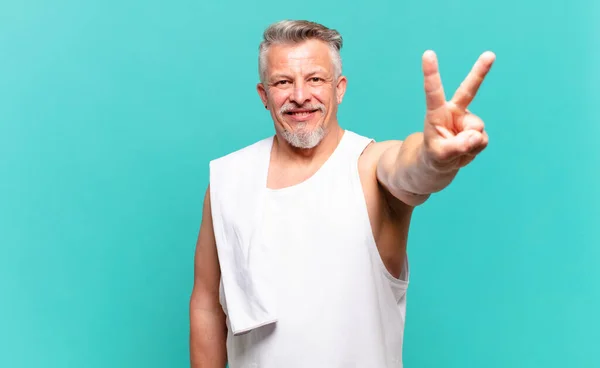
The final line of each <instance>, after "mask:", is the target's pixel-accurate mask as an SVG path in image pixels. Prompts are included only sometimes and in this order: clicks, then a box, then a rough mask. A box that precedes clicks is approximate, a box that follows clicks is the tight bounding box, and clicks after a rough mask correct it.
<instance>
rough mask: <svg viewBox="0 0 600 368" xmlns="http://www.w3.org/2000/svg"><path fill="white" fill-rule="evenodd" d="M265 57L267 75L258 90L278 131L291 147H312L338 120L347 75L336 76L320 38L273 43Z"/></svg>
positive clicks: (326, 47) (329, 52)
mask: <svg viewBox="0 0 600 368" xmlns="http://www.w3.org/2000/svg"><path fill="white" fill-rule="evenodd" d="M266 61H267V62H266V78H265V81H264V83H259V84H258V86H257V90H258V93H259V95H260V98H261V100H262V102H263V104H264V105H266V106H267V108H268V109H269V110H270V112H271V116H272V118H273V121H274V122H275V129H276V131H277V133H278V134H279V135H280V136H281V137H283V138H284V139H285V140H286V141H287V142H288V143H289V144H291V145H292V146H294V147H298V148H313V147H315V146H316V145H317V144H319V143H320V142H321V140H322V139H323V137H324V136H325V134H326V133H327V129H328V127H330V126H331V125H332V124H337V107H338V105H339V104H340V103H341V102H342V98H343V96H344V93H345V91H346V78H345V77H343V76H342V77H338V78H337V79H335V69H334V65H333V62H332V58H331V51H330V49H329V47H328V46H327V44H326V43H324V42H322V41H319V40H309V41H305V42H303V43H301V44H296V45H274V46H271V47H270V49H269V51H268V52H267V60H266Z"/></svg>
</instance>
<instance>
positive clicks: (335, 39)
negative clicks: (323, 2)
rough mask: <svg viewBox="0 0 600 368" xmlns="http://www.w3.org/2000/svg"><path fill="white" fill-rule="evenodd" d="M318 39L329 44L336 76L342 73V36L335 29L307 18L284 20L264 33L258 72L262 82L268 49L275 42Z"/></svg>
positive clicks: (298, 41) (293, 42)
mask: <svg viewBox="0 0 600 368" xmlns="http://www.w3.org/2000/svg"><path fill="white" fill-rule="evenodd" d="M311 39H317V40H321V41H323V42H325V43H327V44H328V45H329V49H330V50H331V58H332V62H333V66H334V73H335V75H334V77H335V78H336V79H337V78H338V77H339V76H341V75H342V57H341V56H340V50H341V49H342V44H343V40H342V36H341V35H340V34H339V32H338V31H336V30H335V29H330V28H327V27H325V26H324V25H322V24H319V23H315V22H310V21H307V20H282V21H279V22H276V23H273V24H272V25H270V26H269V27H268V28H267V29H266V30H265V31H264V33H263V41H262V42H261V43H260V46H259V57H258V73H259V77H260V81H261V83H264V81H265V78H266V70H267V58H266V55H267V51H268V49H269V46H271V45H275V44H280V45H281V44H296V43H300V42H303V41H307V40H311Z"/></svg>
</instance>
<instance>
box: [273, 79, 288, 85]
mask: <svg viewBox="0 0 600 368" xmlns="http://www.w3.org/2000/svg"><path fill="white" fill-rule="evenodd" d="M288 82H289V81H287V80H280V81H277V82H275V85H276V86H282V85H285V84H286V83H288Z"/></svg>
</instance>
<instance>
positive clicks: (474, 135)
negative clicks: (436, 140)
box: [440, 130, 483, 161]
mask: <svg viewBox="0 0 600 368" xmlns="http://www.w3.org/2000/svg"><path fill="white" fill-rule="evenodd" d="M482 143H483V135H482V134H481V132H479V131H477V130H465V131H462V132H460V133H458V134H457V135H455V136H454V137H450V138H446V139H443V140H442V141H441V142H440V151H441V154H440V156H441V157H440V159H441V160H443V161H446V160H453V159H455V158H457V157H459V156H463V155H466V154H469V153H472V152H475V151H477V150H479V148H480V146H481V144H482Z"/></svg>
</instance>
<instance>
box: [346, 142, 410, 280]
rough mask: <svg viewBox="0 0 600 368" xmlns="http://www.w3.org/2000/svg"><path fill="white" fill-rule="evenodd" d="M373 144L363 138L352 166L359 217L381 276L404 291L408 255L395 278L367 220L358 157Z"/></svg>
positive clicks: (408, 277)
mask: <svg viewBox="0 0 600 368" xmlns="http://www.w3.org/2000/svg"><path fill="white" fill-rule="evenodd" d="M371 143H375V140H374V139H371V138H363V141H362V142H361V144H360V145H359V147H360V151H359V152H358V154H357V155H355V156H354V159H355V162H354V164H353V165H352V176H353V180H354V182H355V184H356V185H358V188H359V193H360V195H359V197H360V198H359V203H358V204H359V206H360V210H361V217H362V218H363V223H364V224H365V226H366V227H367V229H368V232H367V233H368V243H369V244H368V247H369V252H372V253H373V256H374V257H375V259H376V262H377V265H378V267H379V271H380V272H382V273H383V275H384V276H385V277H386V278H387V279H388V280H389V281H390V283H391V285H392V286H393V287H395V288H400V289H404V290H406V288H407V287H408V282H409V280H410V269H409V262H408V254H407V255H406V256H405V257H404V264H403V267H402V272H401V274H400V277H395V276H394V275H392V274H391V273H390V271H389V270H388V269H387V267H386V266H385V263H384V262H383V259H382V258H381V253H379V249H378V248H377V243H376V242H375V234H373V227H372V226H371V219H370V218H369V209H368V205H367V199H366V196H365V192H364V188H363V186H362V181H361V180H360V170H359V161H360V157H361V156H362V154H363V153H364V151H365V150H366V149H367V147H368V146H369V145H370V144H371Z"/></svg>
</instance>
